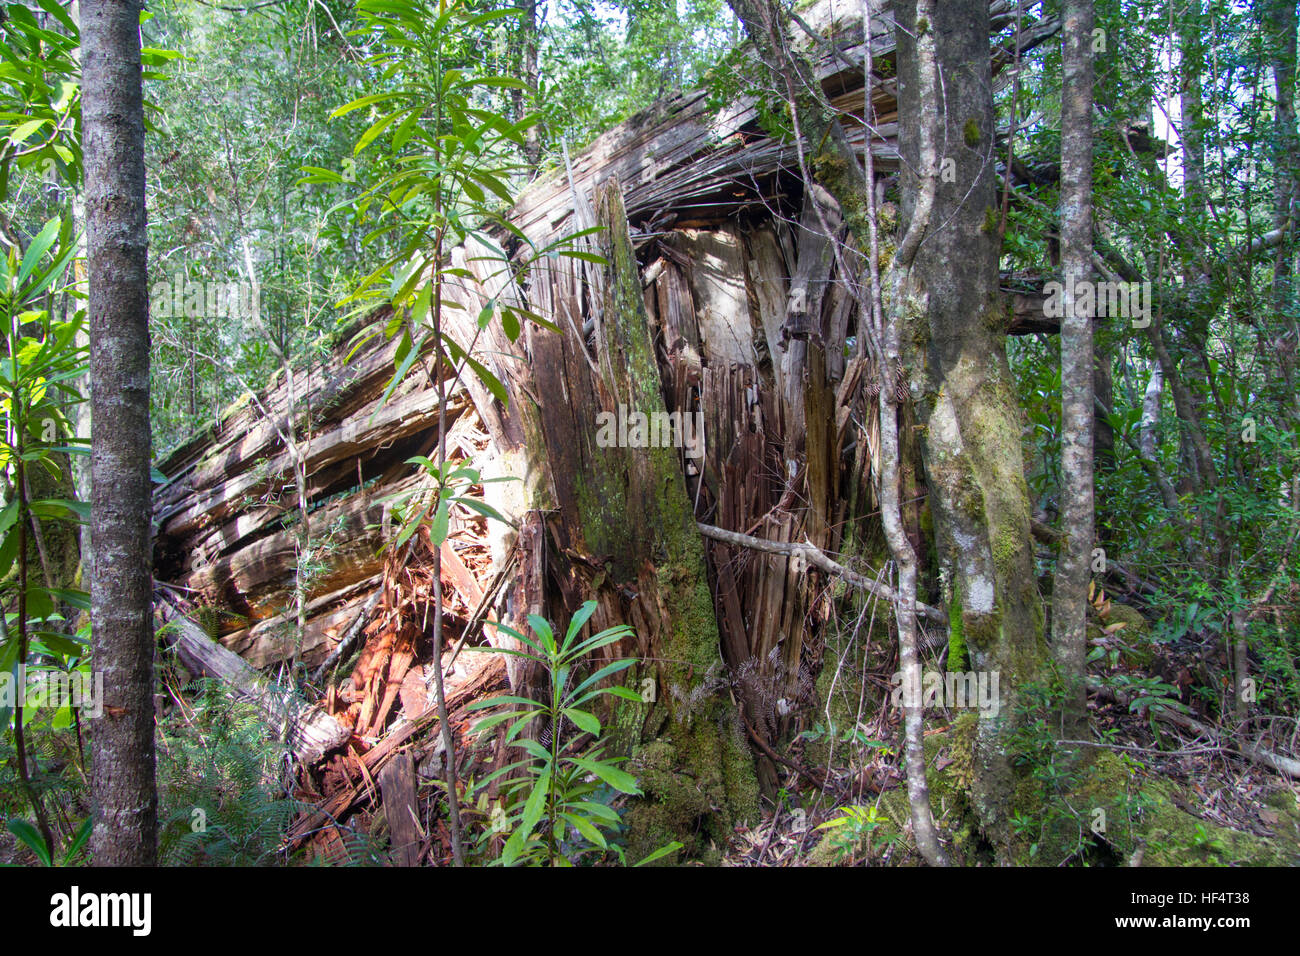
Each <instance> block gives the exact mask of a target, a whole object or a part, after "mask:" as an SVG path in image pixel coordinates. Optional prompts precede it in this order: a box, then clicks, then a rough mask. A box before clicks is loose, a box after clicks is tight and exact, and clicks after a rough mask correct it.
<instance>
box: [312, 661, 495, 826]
mask: <svg viewBox="0 0 1300 956" xmlns="http://www.w3.org/2000/svg"><path fill="white" fill-rule="evenodd" d="M483 657H484V658H486V659H485V660H483V661H482V666H480V667H478V668H477V669H476V670H475V671H474V672H473V673H472V676H471V677H470V679H469V680H468V681H466V682H465V683H462V684H459V685H457V686H454V687H448V689H447V710H448V714H449V719H450V721H451V723H452V725H453V727H457V728H460V727H462V726H463V725H465V724H466V723H467V722H468V718H469V711H468V710H467V709H466V708H467V707H468V705H469V704H470V703H472V702H473V701H475V700H477V699H479V698H481V697H483V696H484V695H485V694H490V693H492V692H494V691H497V690H502V689H504V688H505V685H506V681H505V675H506V671H505V663H504V661H503V660H502V655H499V654H491V655H483ZM437 719H438V715H437V711H436V708H434V707H433V706H429V707H428V708H426V709H425V711H424V713H422V714H420V715H419V716H418V717H415V718H414V719H410V720H407V719H403V720H401V721H399V722H398V723H397V724H395V725H394V726H393V727H392V728H390V729H389V732H388V736H386V737H385V738H384V739H383V740H382V741H381V742H380V743H378V744H376V745H375V746H374V747H373V748H371V749H370V750H367V751H366V752H365V753H364V754H362V755H361V756H360V757H358V758H356V759H357V762H359V764H360V766H361V767H362V768H364V770H365V773H366V774H369V775H372V776H373V775H374V774H375V773H380V772H382V771H383V768H384V766H385V765H386V764H387V763H388V761H389V760H391V759H392V757H393V756H394V755H395V754H396V753H398V752H399V751H400V750H401V748H402V747H403V745H405V744H406V743H407V742H408V741H411V740H413V739H414V738H415V737H417V736H418V735H421V734H424V733H425V732H427V731H429V730H431V729H433V728H434V727H435V725H436V723H437ZM367 792H368V789H367V786H366V784H365V782H364V781H363V782H361V783H358V784H356V785H354V786H351V787H345V788H344V789H343V790H341V791H340V792H339V793H337V794H335V795H334V796H333V797H331V798H330V799H329V800H326V801H325V802H324V803H323V804H322V805H321V806H319V807H317V808H315V809H313V810H310V811H307V812H306V813H305V814H304V815H303V816H302V817H301V818H299V819H298V820H297V821H296V822H295V823H294V825H293V827H291V829H290V831H289V842H290V843H291V844H292V845H294V846H297V845H298V844H299V843H300V842H301V841H302V840H303V839H305V838H306V837H308V836H310V835H311V834H312V833H313V832H314V831H315V829H316V828H317V827H319V826H321V825H323V824H325V823H327V822H332V821H335V820H339V819H340V818H341V817H343V815H344V814H345V813H346V812H347V811H348V809H349V808H351V807H352V805H353V804H354V803H355V802H356V801H357V800H359V799H360V798H361V797H362V796H364V795H365V794H366V793H367Z"/></svg>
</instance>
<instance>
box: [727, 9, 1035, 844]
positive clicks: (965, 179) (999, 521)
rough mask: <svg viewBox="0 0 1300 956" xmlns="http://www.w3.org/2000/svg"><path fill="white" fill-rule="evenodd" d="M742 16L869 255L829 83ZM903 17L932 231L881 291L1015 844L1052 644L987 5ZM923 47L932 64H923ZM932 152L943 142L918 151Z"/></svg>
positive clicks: (769, 14) (916, 233)
mask: <svg viewBox="0 0 1300 956" xmlns="http://www.w3.org/2000/svg"><path fill="white" fill-rule="evenodd" d="M731 6H732V9H733V10H735V12H736V14H737V15H738V16H739V17H740V19H741V20H742V21H743V22H744V23H745V26H746V29H747V31H748V34H749V37H750V39H751V40H752V41H753V42H754V44H755V47H756V49H757V51H758V54H759V56H760V58H761V59H762V60H763V62H764V63H765V65H767V66H768V67H769V68H770V69H771V70H772V71H773V72H774V73H775V74H776V75H777V77H778V78H780V79H782V80H783V81H784V83H785V85H786V88H787V90H788V93H789V102H790V104H791V114H792V118H793V119H794V121H795V126H796V129H797V131H798V136H799V139H801V140H802V142H803V143H804V144H808V146H809V155H808V157H807V166H808V168H809V170H810V171H811V172H812V174H813V175H814V176H815V178H816V179H817V181H818V182H820V183H821V184H822V185H823V186H825V188H826V189H827V190H828V191H829V192H830V193H831V194H832V195H833V196H834V197H835V199H836V200H837V201H838V203H839V205H840V208H841V210H842V212H843V215H844V221H845V223H846V224H847V225H848V227H849V229H850V230H851V231H852V232H853V234H854V236H855V238H856V239H857V240H858V246H859V248H867V247H868V245H867V240H868V236H869V226H868V222H867V220H868V216H869V203H868V202H867V193H866V189H865V188H864V183H865V178H864V176H863V175H862V168H861V164H860V163H859V162H858V159H857V157H856V156H855V155H854V154H853V152H852V151H851V150H850V149H849V147H848V144H847V140H846V137H845V136H844V134H843V132H842V130H841V129H840V127H839V123H838V121H837V119H836V117H835V114H834V112H833V111H832V110H831V108H830V106H829V104H828V103H827V101H826V98H825V96H824V95H823V94H822V93H821V91H820V87H819V86H818V85H817V84H816V83H814V82H810V81H809V79H808V78H809V77H810V76H811V75H812V73H811V68H810V66H809V63H808V61H807V60H806V58H804V57H802V56H801V55H800V54H799V53H798V52H797V51H795V50H793V49H792V46H791V43H790V41H789V37H790V32H789V21H788V15H786V14H785V13H784V12H783V11H782V10H781V8H780V6H779V5H778V4H775V3H773V2H771V0H731ZM918 7H922V8H923V9H921V10H920V11H918ZM893 11H894V16H895V21H896V23H897V28H896V42H897V59H896V63H897V72H898V77H899V121H900V129H899V148H900V151H901V153H902V158H903V164H902V166H903V174H902V200H903V201H902V213H903V215H902V222H903V223H904V224H905V225H908V226H910V225H911V224H912V223H913V221H914V220H917V219H919V220H921V224H920V227H919V228H917V229H911V228H909V229H908V233H909V234H910V235H911V238H908V236H904V238H903V240H902V241H901V242H900V245H899V248H898V249H897V250H896V252H895V255H894V258H893V260H892V266H891V268H890V270H889V273H888V275H887V276H886V278H885V282H884V285H885V289H886V291H887V292H888V293H889V301H888V302H887V309H888V311H889V312H890V319H891V321H892V322H897V323H898V325H899V329H900V332H901V343H900V344H901V358H902V363H903V370H902V371H903V376H902V380H903V384H904V385H905V386H906V390H907V392H908V398H909V400H910V402H911V403H912V405H913V407H914V409H915V414H916V419H917V421H918V423H919V428H920V431H921V435H922V439H921V450H922V456H923V460H924V464H925V477H926V484H927V486H928V489H929V500H930V507H931V510H932V514H933V519H934V532H935V537H936V546H937V547H936V550H937V553H938V557H939V561H940V563H941V566H942V568H943V569H944V571H945V576H946V580H947V587H948V592H949V598H950V604H951V613H952V617H953V621H954V624H955V625H956V626H957V628H958V631H959V633H960V634H961V635H962V636H963V638H964V640H965V644H966V649H967V652H968V655H969V659H970V662H971V666H972V667H974V668H975V669H977V670H981V671H989V672H993V671H996V672H999V675H1000V688H1001V690H1002V699H1001V704H1002V706H1001V708H1000V710H999V711H998V712H997V714H996V715H994V714H993V712H992V711H991V710H990V711H988V712H987V713H985V714H983V715H982V717H981V720H980V724H979V733H978V734H977V735H976V743H975V747H976V751H977V752H976V755H975V757H976V761H975V763H976V772H975V779H974V782H973V785H972V797H973V800H972V803H973V805H974V809H975V811H976V813H977V816H978V817H979V819H980V822H981V824H982V825H983V826H984V828H985V830H986V832H987V833H988V834H989V835H990V836H991V837H992V838H993V839H994V840H995V841H997V842H999V843H1004V844H1005V842H1006V837H1007V828H1006V808H1007V806H1008V805H1009V802H1010V799H1009V798H1010V796H1011V793H1012V790H1013V789H1014V779H1013V773H1012V768H1011V764H1010V761H1009V758H1008V755H1007V733H1008V731H1009V729H1010V726H1011V719H1012V715H1013V714H1014V697H1015V689H1016V688H1017V687H1018V686H1020V685H1023V683H1024V682H1026V681H1029V680H1033V679H1036V678H1038V677H1040V676H1041V675H1042V673H1043V670H1044V666H1045V664H1046V661H1047V646H1046V642H1045V639H1044V633H1043V605H1042V599H1041V596H1040V595H1039V592H1038V586H1037V583H1036V580H1035V574H1034V561H1033V551H1032V541H1031V538H1030V499H1029V492H1028V487H1027V485H1026V483H1025V478H1024V459H1023V453H1022V451H1021V444H1020V431H1021V413H1020V410H1019V407H1018V404H1017V402H1016V397H1015V391H1014V383H1013V381H1012V378H1011V372H1010V368H1009V366H1008V363H1007V358H1006V321H1007V320H1006V309H1005V305H1004V303H1003V302H1002V300H1001V296H1000V294H999V291H998V252H999V247H998V236H997V213H996V209H997V197H996V188H995V187H996V182H995V159H996V156H995V149H994V119H995V117H994V112H993V94H992V68H991V63H990V59H989V55H988V35H989V20H988V8H987V4H986V3H984V2H983V0H945V2H943V3H920V4H918V2H917V0H901V2H898V3H896V4H894V5H893ZM918 37H923V38H925V44H928V45H930V46H931V48H932V56H929V57H924V58H918V42H917V38H918ZM925 44H923V45H925ZM922 59H924V60H925V63H924V65H922V63H921V62H920V61H921V60H922ZM940 79H941V80H942V82H940ZM923 143H929V144H932V145H931V147H930V148H928V149H923ZM923 154H924V155H923ZM909 243H910V245H911V248H906V249H905V248H904V245H905V244H909ZM953 263H962V268H961V269H959V270H958V269H954V268H953Z"/></svg>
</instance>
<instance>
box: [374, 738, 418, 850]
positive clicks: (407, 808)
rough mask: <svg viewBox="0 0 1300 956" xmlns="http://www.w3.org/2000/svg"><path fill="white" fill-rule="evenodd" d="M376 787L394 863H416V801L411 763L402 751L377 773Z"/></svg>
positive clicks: (409, 755) (406, 754) (413, 770)
mask: <svg viewBox="0 0 1300 956" xmlns="http://www.w3.org/2000/svg"><path fill="white" fill-rule="evenodd" d="M379 790H380V792H381V793H382V794H383V798H384V819H385V820H387V821H388V834H389V841H390V843H391V845H392V855H393V863H394V865H396V866H418V865H419V863H420V844H421V837H420V819H419V804H418V803H416V799H415V762H414V761H413V760H412V759H411V752H410V751H409V750H403V751H402V752H401V753H399V754H398V755H397V756H396V757H394V758H393V759H392V760H391V761H389V762H388V764H387V765H385V767H384V769H383V770H382V771H380V773H379Z"/></svg>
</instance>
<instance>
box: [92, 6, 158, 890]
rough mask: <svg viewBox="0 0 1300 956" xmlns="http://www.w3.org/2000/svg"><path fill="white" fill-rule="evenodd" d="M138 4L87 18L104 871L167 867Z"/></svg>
mask: <svg viewBox="0 0 1300 956" xmlns="http://www.w3.org/2000/svg"><path fill="white" fill-rule="evenodd" d="M140 9H141V5H140V3H139V2H138V0H98V2H95V3H87V4H86V5H85V6H84V7H83V9H82V13H81V26H82V53H83V56H84V57H85V60H84V63H85V74H84V75H85V88H84V101H83V117H84V123H85V136H86V218H87V225H88V227H89V251H90V305H89V311H90V337H91V358H90V376H91V418H92V420H93V422H94V432H95V443H94V448H93V451H92V457H91V485H92V489H91V538H92V540H93V542H94V565H93V568H92V570H91V578H90V602H91V621H92V630H91V648H92V654H93V660H94V666H95V667H96V668H98V669H99V670H100V671H102V672H103V675H104V716H103V718H102V719H101V720H100V721H99V722H98V725H97V726H96V727H95V732H94V736H93V741H94V750H93V754H94V767H93V771H92V776H91V791H92V794H93V799H94V804H95V824H94V829H93V831H92V833H91V838H90V846H91V852H92V855H93V857H94V861H95V864H96V865H99V866H123V865H134V866H141V865H144V866H148V865H153V864H155V863H156V862H157V856H158V849H157V824H158V806H157V803H158V797H157V792H156V789H155V783H154V735H153V731H154V708H153V653H154V638H153V622H152V615H151V612H150V609H151V585H152V577H151V574H150V563H151V553H150V552H151V547H150V545H151V533H150V517H151V514H150V512H151V507H150V505H151V498H150V491H151V489H150V479H149V448H150V434H149V297H148V273H147V269H146V260H147V254H148V250H147V242H148V240H147V235H146V231H145V223H146V220H145V171H144V99H143V89H142V78H141V63H140V41H139V23H140Z"/></svg>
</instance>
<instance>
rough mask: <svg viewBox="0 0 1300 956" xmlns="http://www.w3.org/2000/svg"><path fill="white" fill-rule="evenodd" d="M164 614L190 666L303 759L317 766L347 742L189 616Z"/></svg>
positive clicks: (343, 731)
mask: <svg viewBox="0 0 1300 956" xmlns="http://www.w3.org/2000/svg"><path fill="white" fill-rule="evenodd" d="M160 610H161V612H162V613H161V616H162V617H163V618H164V620H165V624H166V627H165V628H164V633H165V635H166V639H167V641H168V642H169V643H170V645H171V647H172V650H173V651H174V652H175V654H176V656H177V658H178V659H179V660H180V662H181V663H182V664H183V665H184V666H185V668H186V669H187V670H189V671H191V672H192V673H195V674H202V675H204V676H207V677H214V678H216V679H217V680H219V681H221V682H222V683H223V684H224V685H226V686H227V687H228V688H229V689H230V692H231V693H232V694H234V695H236V696H237V697H239V698H240V699H241V700H246V701H248V702H249V703H251V704H253V706H255V707H256V708H257V709H258V711H259V712H260V713H261V714H262V715H263V717H265V718H266V720H267V722H268V723H269V724H270V725H271V726H272V727H274V728H276V732H277V734H278V735H279V736H280V737H281V738H282V739H283V740H284V741H285V742H286V744H287V745H288V746H289V749H290V750H292V751H293V753H294V756H296V757H297V758H298V759H299V760H300V761H302V762H304V763H312V762H314V761H316V760H318V759H319V758H320V756H321V755H322V754H324V753H325V752H326V751H328V750H332V749H333V748H335V747H337V746H339V745H340V744H341V743H343V741H344V740H346V739H347V737H348V730H347V728H346V727H344V726H342V725H341V724H340V723H339V722H338V721H336V720H335V719H334V718H333V717H331V716H329V714H326V713H324V712H323V711H322V710H320V708H318V707H313V706H309V705H308V704H306V703H305V702H304V701H303V700H302V699H301V698H300V697H298V695H297V694H296V693H294V692H293V690H291V689H287V688H283V687H276V686H275V685H273V684H271V683H270V682H268V681H267V679H266V678H264V677H263V676H262V675H260V674H258V672H257V671H255V670H254V669H253V668H252V667H251V666H250V665H249V664H248V663H247V662H245V661H244V659H243V658H241V657H240V656H239V655H238V654H235V653H233V652H232V651H228V650H226V649H225V648H224V647H222V646H221V645H220V644H218V643H216V642H215V641H213V640H211V639H210V638H209V637H208V636H207V634H205V633H204V632H203V628H201V627H200V626H199V625H198V624H196V623H194V622H193V621H191V620H190V619H189V618H187V617H186V616H185V615H183V614H180V613H179V612H177V611H175V610H174V609H172V608H170V607H169V606H168V605H166V604H165V603H162V604H161V608H160Z"/></svg>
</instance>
